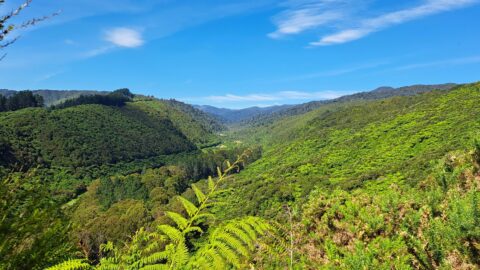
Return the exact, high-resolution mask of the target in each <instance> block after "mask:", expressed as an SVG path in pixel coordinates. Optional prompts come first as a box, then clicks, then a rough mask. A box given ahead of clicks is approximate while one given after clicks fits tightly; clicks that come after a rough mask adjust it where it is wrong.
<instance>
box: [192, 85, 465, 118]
mask: <svg viewBox="0 0 480 270" xmlns="http://www.w3.org/2000/svg"><path fill="white" fill-rule="evenodd" d="M456 86H459V85H458V84H455V83H446V84H434V85H422V84H418V85H411V86H404V87H399V88H393V87H389V86H382V87H379V88H376V89H374V90H372V91H366V92H360V93H355V94H352V95H346V96H342V97H339V98H336V99H329V100H320V101H310V102H307V103H303V104H299V105H283V106H273V107H266V108H260V109H261V110H256V109H255V107H252V108H246V109H242V110H229V109H219V108H215V107H212V106H197V108H199V109H200V110H203V111H204V112H207V113H210V114H212V115H214V116H217V117H219V120H222V113H225V114H226V115H227V116H226V117H225V116H224V119H228V120H229V121H227V122H225V123H226V124H242V125H246V124H263V123H265V122H272V121H275V120H276V119H279V118H282V117H287V116H294V115H299V114H303V113H307V112H310V111H312V110H315V109H317V108H319V107H320V106H323V105H326V104H330V103H335V102H348V101H353V100H376V99H384V98H389V97H394V96H414V95H418V94H422V93H426V92H430V91H433V90H442V91H443V90H450V89H452V88H454V87H456ZM246 112H248V114H247V113H246ZM224 121H225V120H224Z"/></svg>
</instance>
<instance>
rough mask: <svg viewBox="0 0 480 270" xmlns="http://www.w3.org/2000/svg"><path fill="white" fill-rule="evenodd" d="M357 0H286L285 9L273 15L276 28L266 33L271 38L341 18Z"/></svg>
mask: <svg viewBox="0 0 480 270" xmlns="http://www.w3.org/2000/svg"><path fill="white" fill-rule="evenodd" d="M356 2H359V1H357V0H320V1H319V0H307V1H298V0H297V1H290V2H287V4H286V5H287V6H288V7H289V8H288V9H287V10H286V11H284V12H282V13H280V14H279V15H277V16H275V18H274V23H275V25H276V26H277V30H276V31H275V32H272V33H270V34H268V36H269V37H271V38H281V37H284V36H287V35H293V34H299V33H301V32H304V31H307V30H310V29H315V28H317V27H319V26H324V25H328V24H330V23H333V22H336V21H339V20H342V19H343V18H345V17H347V16H348V15H349V14H350V13H351V11H352V10H353V9H354V8H355V7H356V6H357V4H356Z"/></svg>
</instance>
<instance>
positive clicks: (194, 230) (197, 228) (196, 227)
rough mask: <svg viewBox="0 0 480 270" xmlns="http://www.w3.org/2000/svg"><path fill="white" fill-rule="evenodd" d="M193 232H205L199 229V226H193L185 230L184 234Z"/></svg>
mask: <svg viewBox="0 0 480 270" xmlns="http://www.w3.org/2000/svg"><path fill="white" fill-rule="evenodd" d="M191 232H199V233H203V230H202V228H200V227H198V226H191V227H188V228H187V229H185V230H184V231H183V234H184V235H185V234H188V233H191Z"/></svg>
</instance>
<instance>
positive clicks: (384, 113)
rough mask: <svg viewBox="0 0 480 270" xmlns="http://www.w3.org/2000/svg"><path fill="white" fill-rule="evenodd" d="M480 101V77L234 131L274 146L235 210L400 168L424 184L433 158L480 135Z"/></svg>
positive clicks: (244, 179) (243, 182)
mask: <svg viewBox="0 0 480 270" xmlns="http://www.w3.org/2000/svg"><path fill="white" fill-rule="evenodd" d="M479 100H480V84H478V83H477V84H472V85H466V86H462V87H457V88H454V89H452V90H449V91H434V92H430V93H425V94H422V95H418V96H408V97H394V98H389V99H384V100H379V101H353V102H346V103H339V104H329V105H325V106H322V107H321V108H320V109H318V110H315V111H312V112H309V113H307V114H304V115H299V116H293V117H287V118H285V119H283V120H280V121H277V122H274V123H272V124H270V125H265V126H263V127H257V128H253V129H247V130H244V131H241V132H240V133H239V134H234V136H238V138H239V139H241V140H245V141H247V142H248V141H249V142H250V143H262V144H264V145H265V146H266V151H265V152H264V155H263V157H262V159H260V160H259V161H257V162H255V163H254V164H252V165H251V166H249V167H248V168H247V169H246V170H244V171H243V172H242V173H241V174H239V175H238V177H236V178H237V180H236V181H235V188H236V191H237V192H235V196H233V197H235V198H236V199H235V200H232V198H233V197H232V198H229V201H230V202H233V206H232V208H234V209H233V210H232V209H231V211H237V212H239V213H270V214H275V213H276V212H277V211H278V210H277V209H278V207H279V206H281V205H282V204H284V203H287V202H292V201H297V200H302V198H305V196H306V195H307V194H308V193H309V192H310V191H311V190H312V189H314V188H315V187H318V186H320V187H323V188H325V189H332V188H336V187H341V188H343V189H347V190H351V189H354V188H358V187H362V186H363V185H364V184H365V183H368V182H370V181H378V180H382V179H385V178H388V177H391V176H392V175H396V176H398V177H400V178H402V179H405V181H406V182H407V183H410V184H415V183H418V182H419V181H420V180H422V179H423V178H424V177H426V176H427V175H428V173H429V172H430V169H431V162H432V161H435V160H437V159H439V158H441V157H443V156H444V155H445V154H446V153H447V152H449V151H452V150H457V149H466V148H469V146H471V145H472V143H473V141H474V139H475V138H478V136H479V131H480V122H479V121H478V119H479V117H480V107H479V106H478V101H479ZM238 204H241V205H242V208H238V207H236V206H235V205H238Z"/></svg>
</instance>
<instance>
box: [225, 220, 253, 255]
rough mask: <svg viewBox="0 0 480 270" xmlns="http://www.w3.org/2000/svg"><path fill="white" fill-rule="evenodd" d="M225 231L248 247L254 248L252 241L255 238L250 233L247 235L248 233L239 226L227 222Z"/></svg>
mask: <svg viewBox="0 0 480 270" xmlns="http://www.w3.org/2000/svg"><path fill="white" fill-rule="evenodd" d="M225 231H226V232H228V233H230V234H233V235H235V236H236V237H237V238H238V239H240V240H241V241H242V242H243V243H245V244H246V245H247V246H248V248H250V249H253V248H254V245H253V241H254V240H255V238H252V237H251V236H250V235H248V233H247V232H245V231H244V230H243V229H242V228H241V227H240V226H238V225H236V224H232V223H229V224H227V225H226V226H225Z"/></svg>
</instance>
